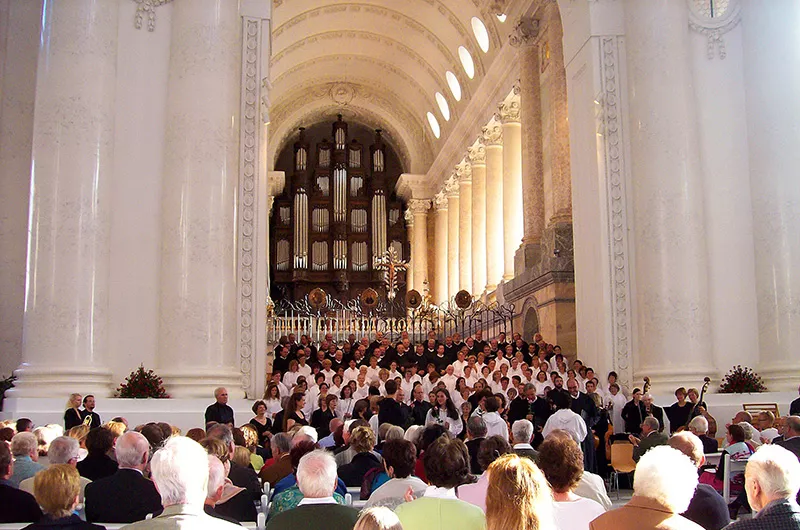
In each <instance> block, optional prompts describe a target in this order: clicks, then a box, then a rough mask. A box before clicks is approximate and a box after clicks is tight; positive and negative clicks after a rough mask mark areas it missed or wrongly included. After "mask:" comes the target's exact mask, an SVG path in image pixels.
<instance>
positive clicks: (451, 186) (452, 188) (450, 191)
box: [443, 173, 458, 198]
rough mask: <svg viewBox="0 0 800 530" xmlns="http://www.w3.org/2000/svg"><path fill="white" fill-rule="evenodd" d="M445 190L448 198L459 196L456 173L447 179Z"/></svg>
mask: <svg viewBox="0 0 800 530" xmlns="http://www.w3.org/2000/svg"><path fill="white" fill-rule="evenodd" d="M443 191H444V193H445V195H447V197H448V198H453V197H458V176H457V175H456V174H455V173H453V174H452V175H450V177H449V178H448V179H447V181H445V183H444V190H443Z"/></svg>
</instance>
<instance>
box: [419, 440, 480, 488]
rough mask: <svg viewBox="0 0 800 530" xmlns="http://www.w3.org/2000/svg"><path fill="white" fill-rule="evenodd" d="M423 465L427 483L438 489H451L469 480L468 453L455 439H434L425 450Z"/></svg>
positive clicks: (462, 444)
mask: <svg viewBox="0 0 800 530" xmlns="http://www.w3.org/2000/svg"><path fill="white" fill-rule="evenodd" d="M423 464H424V466H425V475H426V476H427V477H428V482H430V484H431V485H433V486H436V487H438V488H446V489H452V488H455V487H456V486H460V485H461V484H464V483H466V482H467V481H468V480H469V465H470V457H469V451H468V450H467V446H466V445H464V442H462V441H461V440H459V439H457V438H450V437H449V436H446V435H445V436H440V437H439V438H438V439H436V440H435V441H434V442H433V443H431V444H430V445H429V446H428V448H427V449H426V450H425V455H424V459H423Z"/></svg>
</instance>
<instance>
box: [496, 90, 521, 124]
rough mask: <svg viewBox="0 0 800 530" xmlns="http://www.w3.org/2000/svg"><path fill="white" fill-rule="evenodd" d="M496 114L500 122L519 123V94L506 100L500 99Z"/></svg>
mask: <svg viewBox="0 0 800 530" xmlns="http://www.w3.org/2000/svg"><path fill="white" fill-rule="evenodd" d="M497 110H498V112H497V116H498V118H499V121H500V123H503V124H506V123H519V122H520V119H519V111H520V101H519V96H516V97H514V98H511V99H509V100H507V101H501V102H500V103H499V104H498V105H497Z"/></svg>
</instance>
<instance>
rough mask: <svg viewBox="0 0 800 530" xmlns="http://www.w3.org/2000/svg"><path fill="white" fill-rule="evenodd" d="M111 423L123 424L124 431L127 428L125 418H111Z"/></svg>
mask: <svg viewBox="0 0 800 530" xmlns="http://www.w3.org/2000/svg"><path fill="white" fill-rule="evenodd" d="M111 421H116V422H118V423H122V424H124V425H125V429H127V428H128V420H126V419H125V418H123V417H122V416H117V417H115V418H111Z"/></svg>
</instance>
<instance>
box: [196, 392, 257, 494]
mask: <svg viewBox="0 0 800 530" xmlns="http://www.w3.org/2000/svg"><path fill="white" fill-rule="evenodd" d="M223 390H224V389H223ZM206 437H208V438H214V439H216V440H219V441H221V442H222V443H224V444H225V446H226V447H227V448H228V461H229V462H230V465H231V470H230V472H229V473H228V478H229V479H231V482H233V485H234V486H238V487H240V488H244V489H246V490H247V491H248V492H250V500H252V501H257V500H259V499H261V483H260V482H259V481H258V475H257V474H256V472H255V471H254V470H253V469H252V468H250V467H244V466H240V465H239V464H237V463H236V462H234V461H233V453H234V451H235V450H236V445H235V444H234V442H233V430H232V429H231V428H230V427H229V426H228V425H223V424H220V423H218V424H216V425H212V426H211V427H209V428H208V430H207V431H206Z"/></svg>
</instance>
